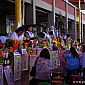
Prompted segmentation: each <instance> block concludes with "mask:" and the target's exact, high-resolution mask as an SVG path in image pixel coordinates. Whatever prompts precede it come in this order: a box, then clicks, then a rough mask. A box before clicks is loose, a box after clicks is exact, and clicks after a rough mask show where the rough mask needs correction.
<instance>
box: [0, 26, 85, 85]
mask: <svg viewBox="0 0 85 85" xmlns="http://www.w3.org/2000/svg"><path fill="white" fill-rule="evenodd" d="M32 30H33V29H32V26H28V27H27V28H25V27H23V26H22V27H19V28H18V29H16V30H15V32H12V33H11V34H10V35H8V36H4V35H1V36H0V46H1V44H5V43H6V40H7V39H11V40H12V39H15V40H18V41H19V42H21V41H27V42H28V41H31V42H32V43H33V40H34V39H35V36H34V33H33V32H32ZM45 39H46V40H48V42H49V44H50V48H52V49H53V50H67V49H68V50H69V52H68V53H66V54H64V59H65V63H66V68H67V70H66V72H67V78H66V79H67V81H69V76H70V75H72V74H79V72H80V73H81V71H82V72H83V80H85V62H84V61H85V45H82V44H79V42H75V41H74V40H72V38H71V37H70V35H69V34H67V35H66V34H65V32H62V34H61V36H57V37H55V36H54V35H53V32H49V28H48V27H47V26H45V27H44V28H43V32H41V33H39V41H38V42H42V41H44V40H45ZM53 41H54V42H53ZM55 44H56V45H55ZM52 46H53V47H52ZM52 64H53V63H52V62H51V61H50V53H49V50H48V48H43V50H42V51H41V52H40V55H39V57H38V59H37V62H36V75H35V76H34V78H35V79H36V81H42V80H43V81H49V82H50V81H51V71H50V70H51V66H52ZM32 83H33V82H30V85H32Z"/></svg>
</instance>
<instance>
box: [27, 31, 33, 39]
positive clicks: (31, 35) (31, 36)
mask: <svg viewBox="0 0 85 85" xmlns="http://www.w3.org/2000/svg"><path fill="white" fill-rule="evenodd" d="M26 32H28V34H29V36H30V38H33V37H34V34H33V33H32V32H29V31H26Z"/></svg>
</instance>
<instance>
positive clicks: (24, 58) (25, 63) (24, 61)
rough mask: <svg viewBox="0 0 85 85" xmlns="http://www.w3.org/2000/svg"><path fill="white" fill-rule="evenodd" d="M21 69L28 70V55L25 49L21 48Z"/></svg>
mask: <svg viewBox="0 0 85 85" xmlns="http://www.w3.org/2000/svg"><path fill="white" fill-rule="evenodd" d="M21 51H22V71H25V70H28V55H27V51H26V49H22V50H21Z"/></svg>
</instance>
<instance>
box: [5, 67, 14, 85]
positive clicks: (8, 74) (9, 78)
mask: <svg viewBox="0 0 85 85" xmlns="http://www.w3.org/2000/svg"><path fill="white" fill-rule="evenodd" d="M4 73H5V77H6V80H7V83H8V85H14V82H13V72H12V68H11V66H5V67H4Z"/></svg>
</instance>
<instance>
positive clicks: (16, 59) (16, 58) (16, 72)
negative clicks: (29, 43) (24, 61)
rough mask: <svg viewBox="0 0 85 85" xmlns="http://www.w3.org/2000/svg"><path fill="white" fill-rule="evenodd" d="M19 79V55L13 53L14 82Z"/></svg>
mask: <svg viewBox="0 0 85 85" xmlns="http://www.w3.org/2000/svg"><path fill="white" fill-rule="evenodd" d="M20 79H21V54H19V53H17V52H15V53H14V81H16V80H20Z"/></svg>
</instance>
